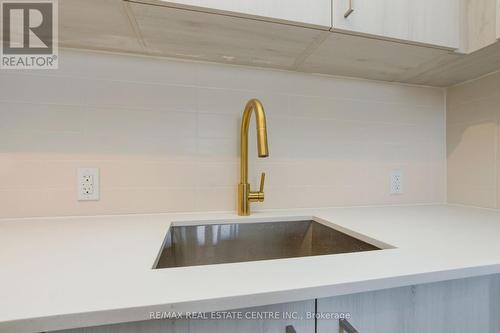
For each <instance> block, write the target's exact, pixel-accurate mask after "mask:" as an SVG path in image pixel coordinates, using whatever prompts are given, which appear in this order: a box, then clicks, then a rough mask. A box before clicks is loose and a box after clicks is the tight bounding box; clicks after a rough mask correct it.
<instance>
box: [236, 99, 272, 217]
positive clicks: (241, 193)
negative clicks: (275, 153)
mask: <svg viewBox="0 0 500 333" xmlns="http://www.w3.org/2000/svg"><path fill="white" fill-rule="evenodd" d="M252 111H254V113H255V123H256V125H257V150H258V153H259V157H268V156H269V148H268V147H267V129H266V113H265V112H264V107H263V106H262V103H261V102H260V101H259V100H258V99H255V98H254V99H251V100H249V101H248V103H247V105H246V106H245V111H243V119H242V120H241V133H240V135H241V137H240V145H241V148H240V149H241V152H240V153H241V156H240V157H241V159H240V183H239V184H238V215H250V202H262V201H264V180H265V178H266V174H265V173H264V172H263V173H262V175H261V177H260V190H259V191H258V192H252V191H251V190H250V184H249V183H248V127H249V125H250V117H251V115H252Z"/></svg>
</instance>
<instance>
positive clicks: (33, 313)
mask: <svg viewBox="0 0 500 333" xmlns="http://www.w3.org/2000/svg"><path fill="white" fill-rule="evenodd" d="M301 217H302V218H304V217H305V218H311V217H316V218H319V219H322V220H325V221H328V222H330V223H333V224H335V225H336V226H337V228H338V229H339V230H341V231H347V232H348V233H350V234H351V235H355V236H357V237H358V238H361V239H363V240H367V241H370V242H371V241H373V240H377V241H379V242H383V243H386V244H390V245H391V246H393V247H394V248H391V249H386V250H382V251H370V252H358V253H350V254H336V255H326V256H316V257H303V258H292V259H279V260H265V261H255V262H244V263H234V264H220V265H207V266H193V267H183V268H167V269H157V270H153V269H152V266H153V264H154V262H155V259H156V257H157V255H158V253H159V251H160V249H161V246H162V242H163V240H164V237H165V235H166V233H167V230H168V228H169V226H170V225H171V223H176V222H178V223H186V222H187V223H191V222H189V221H200V220H202V221H214V220H216V221H219V220H220V221H221V222H222V223H225V222H234V221H236V220H237V221H238V222H243V223H246V222H253V221H263V220H269V219H271V220H275V221H276V220H297V219H298V218H299V219H300V218H301ZM499 237H500V212H498V211H493V210H486V209H479V208H468V207H460V206H447V205H417V206H390V207H357V208H328V209H301V210H286V211H268V212H259V213H254V214H253V215H252V216H250V217H245V218H241V217H238V216H236V215H235V214H234V213H193V214H158V215H125V216H94V217H67V218H36V219H4V220H0V332H2V333H7V332H16V333H22V332H42V331H51V330H57V329H64V328H74V327H84V326H96V325H103V324H109V323H118V322H126V321H137V320H145V319H149V316H150V312H151V311H161V312H165V311H167V312H168V311H181V312H198V311H218V310H228V309H237V308H244V307H251V306H259V305H265V304H276V303H284V302H291V301H298V300H306V299H313V298H319V297H327V296H335V295H341V294H349V293H355V292H361V291H368V290H377V289H384V288H392V287H398V286H403V285H411V284H419V283H426V282H434V281H441V280H448V279H455V278H463V277H471V276H479V275H485V274H492V273H500V241H499ZM379 244H380V243H379Z"/></svg>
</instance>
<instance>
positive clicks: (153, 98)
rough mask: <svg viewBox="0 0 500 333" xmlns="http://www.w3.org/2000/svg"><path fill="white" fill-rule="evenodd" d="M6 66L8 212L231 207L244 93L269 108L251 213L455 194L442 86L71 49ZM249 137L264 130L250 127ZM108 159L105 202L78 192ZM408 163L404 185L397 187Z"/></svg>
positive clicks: (3, 122)
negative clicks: (260, 190)
mask: <svg viewBox="0 0 500 333" xmlns="http://www.w3.org/2000/svg"><path fill="white" fill-rule="evenodd" d="M60 62H61V65H60V69H59V70H58V71H54V72H48V71H36V72H29V71H28V72H6V71H2V72H1V73H0V217H27V216H47V215H86V214H117V213H151V212H173V211H205V210H226V211H228V210H229V211H232V210H234V209H235V206H236V200H235V196H236V184H237V182H238V178H239V147H238V140H239V126H240V120H241V118H240V117H241V112H242V108H243V106H244V104H245V102H246V101H247V100H248V99H249V98H251V97H259V98H260V99H261V100H262V102H263V104H264V106H265V109H266V112H267V115H268V130H269V148H270V157H269V158H268V159H258V160H257V159H256V158H255V156H256V153H254V152H255V151H256V150H255V144H254V140H251V147H250V152H251V161H250V162H251V169H250V170H251V171H250V176H251V181H252V182H253V184H255V185H256V184H257V182H258V177H259V175H260V172H261V171H266V172H267V176H268V177H267V179H266V180H267V184H266V201H265V203H263V204H254V205H253V209H255V210H256V209H271V208H292V207H321V206H338V205H366V204H397V203H429V202H443V201H445V195H446V194H445V192H446V190H445V189H446V185H445V178H446V176H445V173H446V170H445V168H446V166H445V155H446V153H445V132H444V129H445V120H444V111H445V106H444V91H443V90H441V89H434V88H426V87H413V86H405V85H398V84H388V83H380V82H372V81H363V80H355V79H347V78H335V77H324V76H315V75H308V74H300V73H290V72H282V71H274V70H258V69H249V68H244V67H236V66H234V67H233V66H228V65H213V64H202V63H192V62H180V61H170V60H164V59H154V58H146V57H134V56H124V55H110V54H100V53H91V52H88V53H87V52H76V51H68V50H65V51H62V52H61V54H60ZM251 132H252V135H254V134H253V128H252V131H251ZM78 167H98V168H100V171H101V200H100V201H98V202H78V201H77V200H76V197H77V195H76V169H77V168H78ZM394 169H401V170H403V172H404V177H405V184H404V188H405V194H404V195H399V196H391V195H389V174H390V172H391V171H392V170H394Z"/></svg>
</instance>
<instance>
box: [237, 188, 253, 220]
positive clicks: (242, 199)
mask: <svg viewBox="0 0 500 333" xmlns="http://www.w3.org/2000/svg"><path fill="white" fill-rule="evenodd" d="M249 193H250V184H248V183H247V184H242V183H239V184H238V198H237V199H238V215H240V216H248V215H250V202H249V201H248V194H249Z"/></svg>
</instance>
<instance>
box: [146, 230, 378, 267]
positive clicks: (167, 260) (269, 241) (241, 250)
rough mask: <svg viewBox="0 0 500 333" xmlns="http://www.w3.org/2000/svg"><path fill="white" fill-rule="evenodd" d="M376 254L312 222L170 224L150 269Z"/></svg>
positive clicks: (336, 231) (340, 234)
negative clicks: (158, 254) (157, 255)
mask: <svg viewBox="0 0 500 333" xmlns="http://www.w3.org/2000/svg"><path fill="white" fill-rule="evenodd" d="M373 250H380V248H378V247H376V246H374V245H371V244H368V243H366V242H364V241H361V240H359V239H356V238H354V237H351V236H349V235H347V234H345V233H343V232H340V231H338V230H335V229H333V228H331V227H329V226H327V225H325V224H322V223H319V222H317V221H313V220H306V221H285V222H258V223H227V224H204V225H184V226H176V225H174V226H171V227H170V229H169V231H168V233H167V236H166V238H165V241H164V245H163V249H162V250H161V253H160V257H159V259H158V262H157V264H156V265H155V268H157V269H158V268H171V267H185V266H197V265H211V264H223V263H235V262H245V261H257V260H269V259H282V258H295V257H308V256H319V255H327V254H338V253H349V252H360V251H373Z"/></svg>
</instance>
